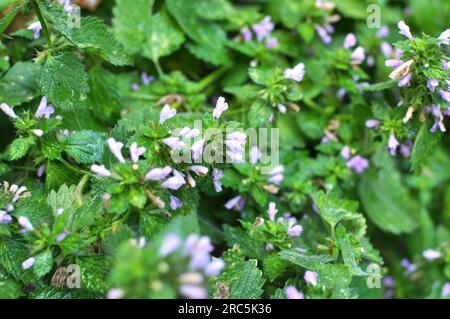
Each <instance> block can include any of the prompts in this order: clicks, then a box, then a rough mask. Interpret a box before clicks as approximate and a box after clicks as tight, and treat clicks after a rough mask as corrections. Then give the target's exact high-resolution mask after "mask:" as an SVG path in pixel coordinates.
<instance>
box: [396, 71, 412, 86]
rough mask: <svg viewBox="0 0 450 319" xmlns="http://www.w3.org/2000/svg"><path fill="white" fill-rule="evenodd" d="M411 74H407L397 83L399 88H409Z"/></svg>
mask: <svg viewBox="0 0 450 319" xmlns="http://www.w3.org/2000/svg"><path fill="white" fill-rule="evenodd" d="M411 78H412V73H407V74H406V75H405V76H404V77H403V78H401V79H400V81H399V82H398V86H399V87H405V86H409V85H410V84H411Z"/></svg>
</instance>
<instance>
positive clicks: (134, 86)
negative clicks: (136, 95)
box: [131, 83, 141, 91]
mask: <svg viewBox="0 0 450 319" xmlns="http://www.w3.org/2000/svg"><path fill="white" fill-rule="evenodd" d="M140 88H141V87H140V86H139V84H138V83H133V84H131V89H132V90H133V91H139V89H140Z"/></svg>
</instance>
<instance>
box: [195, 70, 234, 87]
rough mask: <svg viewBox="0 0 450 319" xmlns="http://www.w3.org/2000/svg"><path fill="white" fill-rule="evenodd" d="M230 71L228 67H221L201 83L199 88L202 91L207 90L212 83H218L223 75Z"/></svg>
mask: <svg viewBox="0 0 450 319" xmlns="http://www.w3.org/2000/svg"><path fill="white" fill-rule="evenodd" d="M227 70H228V67H225V66H223V67H221V68H220V69H217V70H216V71H214V72H212V73H210V74H209V75H207V76H205V77H204V78H203V79H202V80H201V81H200V82H199V83H198V86H199V88H200V90H203V89H205V88H206V87H208V86H209V85H210V84H211V83H212V82H214V81H216V80H217V79H218V78H219V77H220V76H222V74H224V73H225V72H226V71H227Z"/></svg>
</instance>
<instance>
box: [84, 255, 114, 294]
mask: <svg viewBox="0 0 450 319" xmlns="http://www.w3.org/2000/svg"><path fill="white" fill-rule="evenodd" d="M76 261H77V265H78V266H79V267H80V270H81V287H82V288H83V289H87V290H89V291H92V292H99V293H106V292H107V291H108V290H109V289H110V288H111V287H110V284H109V282H108V280H107V279H108V278H107V277H108V273H109V270H110V268H111V265H110V261H109V259H108V258H107V257H105V256H102V255H95V256H83V257H78V258H77V259H76Z"/></svg>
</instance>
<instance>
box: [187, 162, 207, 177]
mask: <svg viewBox="0 0 450 319" xmlns="http://www.w3.org/2000/svg"><path fill="white" fill-rule="evenodd" d="M189 170H191V171H193V172H194V173H195V174H197V176H205V175H206V174H208V167H206V166H201V165H193V166H189Z"/></svg>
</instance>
